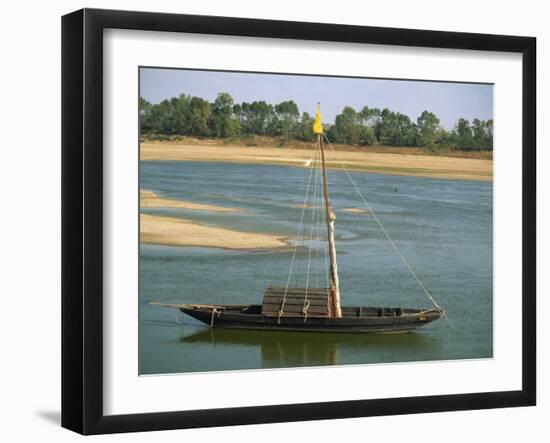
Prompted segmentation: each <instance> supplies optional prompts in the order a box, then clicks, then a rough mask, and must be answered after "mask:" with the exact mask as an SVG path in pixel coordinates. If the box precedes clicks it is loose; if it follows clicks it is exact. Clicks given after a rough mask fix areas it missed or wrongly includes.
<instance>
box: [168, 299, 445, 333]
mask: <svg viewBox="0 0 550 443" xmlns="http://www.w3.org/2000/svg"><path fill="white" fill-rule="evenodd" d="M172 306H173V307H177V309H179V310H180V311H181V312H183V313H185V314H187V315H189V316H191V317H193V318H195V319H196V320H199V321H201V322H203V323H205V324H207V325H208V326H210V327H213V328H232V329H254V330H277V331H303V332H348V333H350V332H352V333H407V332H411V331H413V330H414V329H416V328H418V327H421V326H424V325H426V324H428V323H430V322H432V321H434V320H437V319H439V318H440V317H441V316H442V315H443V314H442V312H441V311H439V310H437V309H426V310H423V309H401V308H371V307H368V308H362V307H343V308H342V311H343V315H342V317H339V318H330V317H303V316H302V317H287V316H283V317H280V318H279V317H269V316H265V315H262V314H261V306H259V305H242V306H231V305H172Z"/></svg>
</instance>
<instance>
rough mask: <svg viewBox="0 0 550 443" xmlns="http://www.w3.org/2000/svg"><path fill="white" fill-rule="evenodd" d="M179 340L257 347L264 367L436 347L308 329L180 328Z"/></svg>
mask: <svg viewBox="0 0 550 443" xmlns="http://www.w3.org/2000/svg"><path fill="white" fill-rule="evenodd" d="M179 341H180V342H181V343H186V344H201V345H207V346H210V347H211V349H212V350H214V349H215V348H216V347H217V346H218V347H223V346H227V345H236V346H246V347H250V348H253V349H258V350H259V351H260V355H261V363H262V367H264V368H280V367H299V366H323V365H338V364H342V361H341V358H340V356H341V354H342V353H354V352H361V353H364V357H365V358H366V359H367V360H370V359H369V355H368V354H369V349H370V350H372V351H373V353H375V354H377V353H378V348H380V347H384V348H387V349H389V350H391V349H394V350H395V351H398V350H399V348H402V347H406V348H407V349H408V350H409V351H412V352H414V350H415V349H416V350H419V351H420V350H422V349H425V348H426V346H427V345H428V344H429V345H430V346H436V347H437V343H435V342H433V341H432V340H430V339H429V337H427V336H426V335H424V334H363V335H361V334H345V333H342V334H331V333H309V332H300V333H295V332H288V331H281V332H278V331H277V332H274V331H244V332H243V331H240V330H236V329H217V328H213V329H211V328H202V329H200V330H198V331H193V332H191V333H186V331H185V330H183V329H182V330H181V335H180V338H179Z"/></svg>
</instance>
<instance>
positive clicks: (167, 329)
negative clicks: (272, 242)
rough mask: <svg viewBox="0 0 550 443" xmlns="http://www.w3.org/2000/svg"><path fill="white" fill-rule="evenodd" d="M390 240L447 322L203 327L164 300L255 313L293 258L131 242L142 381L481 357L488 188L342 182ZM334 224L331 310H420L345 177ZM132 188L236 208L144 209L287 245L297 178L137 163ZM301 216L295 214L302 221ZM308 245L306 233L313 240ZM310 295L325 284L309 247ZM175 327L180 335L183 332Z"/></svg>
mask: <svg viewBox="0 0 550 443" xmlns="http://www.w3.org/2000/svg"><path fill="white" fill-rule="evenodd" d="M352 176H353V179H354V180H355V181H356V183H357V185H358V186H359V188H360V189H361V192H362V193H363V194H364V195H365V196H366V197H367V199H368V200H369V203H370V204H371V206H372V208H373V209H374V211H375V212H376V213H377V215H378V216H379V218H380V219H381V220H382V222H383V224H384V226H385V227H386V229H387V231H388V232H389V234H390V235H391V237H392V238H393V239H394V241H395V243H396V244H397V245H398V247H399V249H400V250H401V252H402V253H403V255H404V256H405V257H406V258H407V260H408V261H409V263H410V264H411V266H412V268H413V269H414V270H415V271H416V273H417V274H418V276H419V278H420V279H421V280H422V282H423V283H424V285H425V286H426V287H427V288H428V289H429V291H430V292H431V293H432V295H433V296H434V297H435V299H436V300H437V301H438V303H439V304H440V305H441V306H443V307H444V308H445V310H446V311H447V313H448V320H445V319H443V320H439V321H436V322H434V323H432V324H430V325H427V326H425V327H423V328H420V329H418V330H417V331H415V332H414V333H411V334H405V335H354V334H312V333H293V332H271V331H239V330H223V329H209V328H208V327H207V326H206V325H203V324H201V323H199V322H197V321H196V320H193V319H191V318H189V317H184V316H183V314H181V313H180V314H179V315H176V312H175V310H173V309H167V308H161V307H158V306H152V305H150V304H149V302H150V301H153V300H154V301H160V302H165V303H228V304H233V303H236V304H241V303H243V304H245V303H251V304H258V303H260V302H261V298H262V296H263V292H264V290H265V287H266V286H267V285H268V284H273V285H280V286H284V285H285V284H286V281H287V277H288V273H289V266H290V262H291V257H292V251H259V252H258V251H256V252H248V251H229V250H223V249H213V248H212V249H209V248H184V247H166V246H155V245H141V254H140V273H139V279H140V280H139V368H140V373H141V374H158V373H174V372H199V371H217V370H237V369H258V368H278V367H301V366H320V365H333V364H339V365H344V364H364V363H384V362H405V361H427V360H450V359H464V358H490V357H492V352H493V351H492V333H493V329H492V325H493V317H492V312H493V294H492V284H493V282H492V223H493V222H492V200H493V194H492V183H486V182H470V181H452V180H435V179H427V178H417V177H399V176H390V175H381V174H364V173H353V174H352ZM329 180H330V183H331V188H330V190H331V199H332V203H333V206H334V210H335V211H336V213H337V220H336V234H337V235H336V244H337V251H338V265H339V274H340V289H341V294H342V304H343V305H350V306H359V305H362V306H404V307H430V306H431V305H430V302H429V300H428V299H427V297H426V295H425V294H424V293H423V292H422V290H421V289H420V288H419V286H418V284H417V283H416V282H415V280H414V279H413V278H412V277H411V275H410V273H409V272H408V270H407V268H406V267H405V266H404V264H403V263H402V262H401V260H400V258H399V257H398V256H397V254H396V253H395V251H394V250H393V248H392V246H391V244H390V243H389V242H388V241H387V239H386V238H385V237H384V235H383V233H382V232H381V231H380V228H379V227H378V225H377V224H376V222H375V220H374V219H373V218H372V217H369V216H366V215H365V214H356V213H348V212H345V211H342V209H344V208H361V207H362V203H361V201H360V200H359V199H358V197H357V194H356V193H355V191H354V188H353V186H352V185H351V183H350V182H349V179H348V178H347V176H346V175H345V174H344V173H342V172H336V171H330V172H329ZM140 183H141V188H142V189H147V190H152V191H155V192H157V193H159V194H160V195H162V196H164V197H168V198H176V199H183V200H190V201H194V202H199V203H210V204H216V205H221V206H229V207H236V208H240V209H242V210H243V212H235V213H219V212H218V213H217V212H204V211H191V210H183V209H148V210H145V211H144V212H147V213H151V214H157V215H170V216H172V217H182V218H186V219H193V220H197V221H200V222H201V223H204V224H208V225H212V226H222V227H227V228H231V229H237V230H243V231H251V232H268V233H275V234H282V235H288V236H290V237H291V238H292V236H295V235H296V231H297V229H298V225H299V219H300V215H301V211H302V210H301V208H299V206H300V205H301V204H302V203H303V201H304V193H305V190H306V185H307V171H306V170H304V169H300V168H291V167H285V166H267V165H244V164H243V165H241V164H230V163H216V162H204V163H202V162H158V161H155V162H141V170H140ZM308 214H310V215H309V216H310V217H311V211H306V217H307V216H308ZM314 236H315V234H314ZM312 245H313V251H314V252H313V256H312V260H311V262H310V263H311V265H310V273H309V275H310V277H309V278H310V280H309V286H313V285H315V284H319V285H321V286H322V283H323V281H324V280H323V279H326V273H325V272H324V269H325V268H324V261H323V259H322V254H319V256H317V254H318V253H322V252H323V251H322V249H321V247H322V246H324V245H322V244H319V243H318V242H312ZM308 254H309V253H308V250H307V249H305V248H304V249H299V250H298V253H297V258H296V261H295V266H294V271H295V272H294V273H293V278H292V281H291V285H300V286H301V285H304V284H305V281H304V280H305V278H306V274H307V272H306V270H307V263H308V261H309V260H308V259H309V256H308ZM182 322H183V324H181V323H182Z"/></svg>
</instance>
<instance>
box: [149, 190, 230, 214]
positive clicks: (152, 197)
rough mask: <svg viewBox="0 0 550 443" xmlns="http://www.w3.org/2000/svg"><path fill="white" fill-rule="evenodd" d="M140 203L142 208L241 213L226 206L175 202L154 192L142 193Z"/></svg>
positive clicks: (182, 201)
mask: <svg viewBox="0 0 550 443" xmlns="http://www.w3.org/2000/svg"><path fill="white" fill-rule="evenodd" d="M139 201H140V207H141V208H145V209H148V208H181V209H193V210H196V211H212V212H241V209H239V208H228V207H225V206H215V205H205V204H201V203H193V202H189V201H185V200H174V199H169V198H162V197H161V196H159V195H158V194H157V193H155V192H153V191H140V192H139Z"/></svg>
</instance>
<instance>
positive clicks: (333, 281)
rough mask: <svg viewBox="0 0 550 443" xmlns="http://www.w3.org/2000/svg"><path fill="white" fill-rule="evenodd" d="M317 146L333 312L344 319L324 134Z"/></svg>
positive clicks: (334, 216) (319, 134)
mask: <svg viewBox="0 0 550 443" xmlns="http://www.w3.org/2000/svg"><path fill="white" fill-rule="evenodd" d="M318 116H319V117H318V118H319V120H320V112H319V111H318ZM317 146H318V148H319V149H320V151H321V164H322V168H323V195H324V200H325V211H326V220H327V231H328V250H329V257H330V273H329V276H330V296H331V297H330V299H331V312H332V316H333V317H342V309H341V307H340V288H339V286H338V264H337V263H336V243H335V242H334V220H336V215H335V214H334V211H333V210H332V205H331V204H330V198H329V193H328V180H327V165H326V162H325V149H324V144H323V135H322V133H317Z"/></svg>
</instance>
